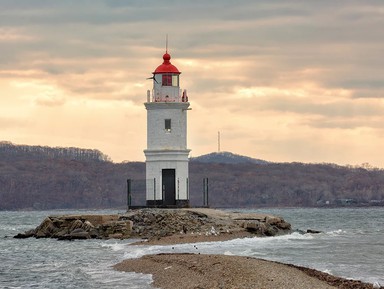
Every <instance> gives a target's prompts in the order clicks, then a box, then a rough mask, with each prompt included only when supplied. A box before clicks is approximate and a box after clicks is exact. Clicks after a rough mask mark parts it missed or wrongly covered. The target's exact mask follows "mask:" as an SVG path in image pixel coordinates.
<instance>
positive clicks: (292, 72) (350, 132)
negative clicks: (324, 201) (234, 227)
mask: <svg viewBox="0 0 384 289" xmlns="http://www.w3.org/2000/svg"><path fill="white" fill-rule="evenodd" d="M380 4H381V2H378V1H375V0H368V1H364V2H361V1H357V0H351V1H348V3H347V4H346V3H345V2H335V1H331V0H325V1H314V0H310V1H302V0H295V1H290V2H289V3H287V1H285V0H277V1H250V0H241V1H238V2H236V3H234V2H233V1H230V0H213V1H208V2H207V1H202V0H197V1H174V0H166V1H146V0H144V1H143V0H140V1H139V0H136V1H123V0H116V1H106V0H92V1H90V0H85V1H80V2H79V1H75V0H69V1H45V0H34V1H28V0H2V1H1V3H0V27H1V28H0V44H1V47H2V48H1V50H2V53H1V54H0V78H1V80H0V113H1V115H2V117H3V122H2V123H3V124H4V126H3V130H1V129H0V137H2V138H5V139H6V136H7V135H8V136H9V137H13V138H14V139H15V140H22V142H23V143H28V139H29V140H30V142H32V141H33V142H35V143H36V142H39V141H41V142H44V143H42V144H54V145H57V146H61V145H67V144H68V145H70V146H73V145H75V144H79V145H81V146H82V147H87V146H89V147H92V148H98V149H104V148H105V153H107V154H109V155H111V156H112V158H113V159H115V160H121V159H141V160H142V159H143V156H142V152H141V151H142V149H143V146H144V145H145V144H143V143H145V109H144V107H143V105H142V103H143V102H144V101H145V100H146V90H147V89H151V88H152V84H151V81H150V80H146V78H147V77H149V76H151V73H152V72H153V70H154V69H155V68H156V67H157V66H158V65H159V64H160V63H161V61H162V59H161V57H162V54H163V53H164V50H165V35H166V34H169V46H168V48H169V52H170V53H171V54H172V63H173V64H175V65H176V66H177V67H178V68H179V69H180V70H181V71H182V75H181V86H182V88H183V89H184V88H186V89H187V90H188V93H189V96H190V101H191V103H192V108H193V110H192V111H191V112H190V115H189V119H190V124H189V125H190V127H189V131H190V136H189V141H190V146H191V148H192V149H193V154H194V155H196V154H198V153H207V152H211V151H212V150H215V148H216V136H217V131H218V130H222V134H223V140H225V142H224V144H223V145H224V147H225V145H226V146H227V148H228V149H231V150H233V151H237V152H238V153H244V154H247V155H250V156H254V155H257V156H258V157H260V158H265V159H267V158H273V159H275V160H276V159H278V158H281V159H282V160H302V161H307V160H314V159H317V160H320V159H321V158H322V157H324V159H326V160H330V161H332V158H334V160H335V161H338V162H346V161H345V160H346V159H347V158H348V157H349V156H351V155H354V159H356V161H359V162H360V163H361V162H364V161H369V162H371V163H374V162H373V161H372V160H370V159H367V160H362V158H364V157H369V158H373V157H372V156H371V155H370V154H369V153H367V152H366V151H365V149H364V145H363V143H364V142H366V140H369V141H371V142H374V143H375V144H376V145H377V146H378V145H380V144H382V145H384V143H383V141H382V140H381V139H382V133H383V132H382V130H381V128H380V123H382V121H384V119H383V117H382V115H384V114H383V110H384V108H383V105H384V104H383V102H382V100H383V91H384V90H383V83H384V74H383V73H382V67H383V65H384V62H383V61H384V60H383V57H382V51H383V50H384V41H383V39H382V37H379V36H380V35H381V34H382V31H381V30H382V27H383V26H384V17H383V9H382V5H380ZM102 107H105V111H106V112H103V109H102ZM96 113H97V114H98V117H99V118H100V119H101V120H99V119H98V118H96V116H95V114H96ZM17 115H22V116H23V117H20V118H19V117H15V116H17ZM50 117H55V118H56V120H55V121H54V122H51V123H50V122H49V121H48V120H49V118H50ZM6 119H7V121H6ZM25 119H28V120H32V119H33V122H31V123H29V124H28V123H27V126H28V130H27V129H26V130H22V129H20V130H14V131H12V134H11V133H10V131H9V130H8V129H7V130H5V129H4V128H5V126H6V123H7V122H8V124H7V126H8V125H11V124H12V121H16V120H20V121H21V123H24V120H25ZM113 119H114V120H113ZM138 119H140V120H141V121H143V124H141V123H140V124H139V123H138ZM72 120H73V121H74V122H72ZM104 122H105V123H108V125H103V123H104ZM120 122H121V123H120ZM21 123H20V124H21ZM95 123H96V124H97V127H96V126H94V124H95ZM15 124H17V122H15ZM80 124H81V125H80ZM76 125H77V127H76V129H73V126H76ZM142 126H144V127H142ZM139 127H140V128H139ZM56 130H57V134H56V133H55V134H53V137H52V139H49V137H47V136H52V131H56ZM105 135H106V136H108V137H107V138H103V137H100V136H105ZM124 137H125V138H124ZM363 137H364V138H363ZM328 138H329V139H328ZM337 138H343V139H341V140H336V139H337ZM126 139H129V140H126ZM11 140H12V139H11ZM87 141H88V143H87ZM116 142H118V143H119V144H116ZM124 142H125V145H123V143H124ZM71 143H72V144H71ZM352 143H354V145H352ZM87 144H89V145H87ZM128 144H129V145H128ZM330 145H331V146H333V147H334V152H327V146H330ZM127 147H129V149H128V148H127ZM368 147H369V149H370V150H372V151H374V149H375V146H374V145H369V146H368ZM298 148H300V149H298ZM358 148H361V150H362V151H361V152H359V151H358ZM348 150H349V153H350V154H349V155H348ZM311 151H317V152H318V156H314V155H313V153H311ZM260 152H262V153H263V154H265V157H263V156H262V155H260ZM352 152H353V153H352ZM361 160H362V161H361ZM375 161H376V162H377V163H378V164H380V165H381V166H384V159H377V160H375Z"/></svg>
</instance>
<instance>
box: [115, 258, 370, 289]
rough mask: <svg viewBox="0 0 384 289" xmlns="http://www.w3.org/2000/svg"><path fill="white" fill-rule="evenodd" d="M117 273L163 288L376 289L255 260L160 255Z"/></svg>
mask: <svg viewBox="0 0 384 289" xmlns="http://www.w3.org/2000/svg"><path fill="white" fill-rule="evenodd" d="M115 269H116V270H120V271H128V272H138V273H145V274H152V276H153V280H154V281H153V286H154V287H156V288H162V289H175V288H177V289H197V288H200V289H202V288H217V289H219V288H223V289H224V288H233V289H234V288H238V289H240V288H244V289H245V288H247V289H249V288H258V289H330V288H341V289H350V288H353V289H368V288H369V289H372V288H374V287H373V285H372V284H366V283H362V282H360V281H353V280H346V279H343V278H338V277H334V276H332V275H329V274H326V273H322V272H319V271H316V270H312V269H308V268H302V267H297V266H293V265H285V264H281V263H277V262H271V261H266V260H261V259H255V258H251V257H241V256H226V255H204V254H158V255H145V256H143V257H141V258H139V259H128V260H125V261H123V262H121V263H119V264H117V265H115Z"/></svg>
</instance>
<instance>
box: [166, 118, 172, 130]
mask: <svg viewBox="0 0 384 289" xmlns="http://www.w3.org/2000/svg"><path fill="white" fill-rule="evenodd" d="M165 131H167V132H170V131H171V120H170V119H166V120H165Z"/></svg>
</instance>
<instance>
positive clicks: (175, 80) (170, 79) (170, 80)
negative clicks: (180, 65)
mask: <svg viewBox="0 0 384 289" xmlns="http://www.w3.org/2000/svg"><path fill="white" fill-rule="evenodd" d="M162 84H163V86H179V76H178V75H172V74H163V78H162Z"/></svg>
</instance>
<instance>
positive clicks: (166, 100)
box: [144, 50, 190, 207]
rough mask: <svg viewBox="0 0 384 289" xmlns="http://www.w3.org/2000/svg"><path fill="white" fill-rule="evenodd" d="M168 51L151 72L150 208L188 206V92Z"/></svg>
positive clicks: (149, 95)
mask: <svg viewBox="0 0 384 289" xmlns="http://www.w3.org/2000/svg"><path fill="white" fill-rule="evenodd" d="M170 60H171V55H170V54H169V53H168V51H167V50H166V52H165V54H164V55H163V63H162V64H161V65H159V66H158V67H157V68H156V69H155V71H154V72H153V73H152V74H153V76H152V77H151V79H153V89H152V91H150V90H148V91H147V102H146V103H144V105H145V108H146V110H147V148H146V149H145V150H144V154H145V158H146V160H145V164H146V203H147V206H148V207H154V206H159V207H188V206H189V179H188V174H189V169H188V162H189V160H188V155H189V152H190V150H189V149H187V112H188V110H190V108H189V105H190V104H189V102H188V97H187V92H186V90H184V91H182V90H181V89H180V74H181V72H180V71H179V70H178V69H177V68H176V66H174V65H173V64H171V61H170Z"/></svg>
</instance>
